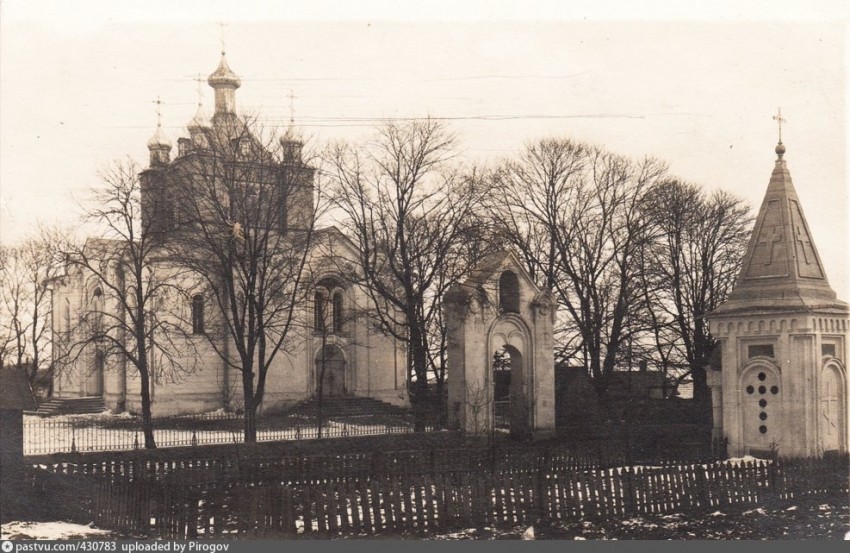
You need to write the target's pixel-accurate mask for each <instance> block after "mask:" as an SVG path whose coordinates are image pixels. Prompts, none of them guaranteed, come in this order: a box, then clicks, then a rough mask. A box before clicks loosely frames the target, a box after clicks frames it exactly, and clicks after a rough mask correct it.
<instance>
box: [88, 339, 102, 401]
mask: <svg viewBox="0 0 850 553" xmlns="http://www.w3.org/2000/svg"><path fill="white" fill-rule="evenodd" d="M105 365H106V354H105V353H104V352H103V351H101V350H96V351H95V352H94V355H92V368H91V374H90V375H89V377H88V378H87V379H86V393H85V395H87V396H102V395H103V370H104V368H105Z"/></svg>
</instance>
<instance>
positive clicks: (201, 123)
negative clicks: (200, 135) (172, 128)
mask: <svg viewBox="0 0 850 553" xmlns="http://www.w3.org/2000/svg"><path fill="white" fill-rule="evenodd" d="M209 126H210V122H209V117H207V112H206V110H204V106H203V104H201V103H198V110H197V111H196V112H195V116H194V117H192V120H191V121H189V124H188V125H186V128H188V129H189V131H193V130H201V129H206V128H209Z"/></svg>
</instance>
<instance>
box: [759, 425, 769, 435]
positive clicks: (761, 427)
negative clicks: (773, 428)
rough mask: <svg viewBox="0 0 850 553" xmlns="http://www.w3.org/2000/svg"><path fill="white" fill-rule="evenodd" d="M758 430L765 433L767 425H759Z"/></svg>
mask: <svg viewBox="0 0 850 553" xmlns="http://www.w3.org/2000/svg"><path fill="white" fill-rule="evenodd" d="M759 432H761V433H762V434H767V427H766V426H765V425H761V426H759Z"/></svg>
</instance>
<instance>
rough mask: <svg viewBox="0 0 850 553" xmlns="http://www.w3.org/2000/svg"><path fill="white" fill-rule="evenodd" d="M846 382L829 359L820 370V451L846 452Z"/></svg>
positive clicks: (840, 368)
mask: <svg viewBox="0 0 850 553" xmlns="http://www.w3.org/2000/svg"><path fill="white" fill-rule="evenodd" d="M846 386H847V381H846V375H845V373H844V368H843V367H842V366H841V364H840V363H839V362H838V361H837V360H836V359H829V360H828V361H827V362H826V364H825V365H824V367H823V369H822V370H821V375H820V394H819V402H818V421H819V426H820V428H819V435H820V450H821V452H823V453H827V452H844V451H847V442H846V440H847V401H846V393H847V392H846V390H847V388H846Z"/></svg>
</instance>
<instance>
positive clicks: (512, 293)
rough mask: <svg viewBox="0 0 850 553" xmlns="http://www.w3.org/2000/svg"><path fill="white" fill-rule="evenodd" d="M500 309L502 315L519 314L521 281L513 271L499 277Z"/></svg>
mask: <svg viewBox="0 0 850 553" xmlns="http://www.w3.org/2000/svg"><path fill="white" fill-rule="evenodd" d="M499 309H500V310H501V311H502V313H519V279H517V276H516V274H514V273H512V272H511V271H505V272H504V273H502V276H500V277H499Z"/></svg>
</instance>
